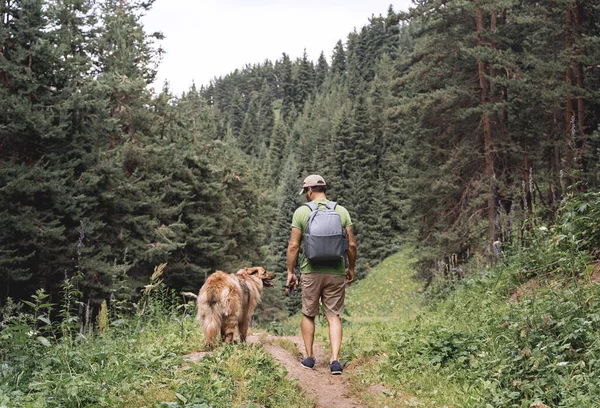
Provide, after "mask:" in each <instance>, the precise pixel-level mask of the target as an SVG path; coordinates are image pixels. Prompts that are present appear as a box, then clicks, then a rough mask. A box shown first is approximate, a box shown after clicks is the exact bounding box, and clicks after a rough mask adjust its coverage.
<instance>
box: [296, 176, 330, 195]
mask: <svg viewBox="0 0 600 408" xmlns="http://www.w3.org/2000/svg"><path fill="white" fill-rule="evenodd" d="M326 185H327V184H325V180H324V179H323V177H321V176H319V175H318V174H311V175H310V176H308V177H307V178H305V179H304V184H302V190H300V193H299V194H300V195H302V194H303V193H304V189H305V188H306V187H314V186H326Z"/></svg>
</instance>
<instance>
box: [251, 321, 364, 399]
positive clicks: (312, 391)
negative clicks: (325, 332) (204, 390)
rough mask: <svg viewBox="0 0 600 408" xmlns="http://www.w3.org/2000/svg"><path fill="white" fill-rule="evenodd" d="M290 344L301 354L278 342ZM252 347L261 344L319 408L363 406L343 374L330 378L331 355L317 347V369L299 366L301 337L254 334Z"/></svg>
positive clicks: (316, 345)
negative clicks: (294, 353)
mask: <svg viewBox="0 0 600 408" xmlns="http://www.w3.org/2000/svg"><path fill="white" fill-rule="evenodd" d="M280 340H284V341H289V342H291V343H293V344H295V345H296V348H297V349H298V351H299V353H298V354H297V355H293V354H292V353H291V352H290V351H288V350H286V349H284V348H283V347H281V346H279V345H278V344H277V342H278V341H280ZM248 342H249V343H262V344H263V346H264V347H265V350H267V351H268V352H269V353H271V355H272V356H273V358H275V359H276V360H277V361H279V362H280V363H281V364H282V365H283V366H284V367H285V368H286V370H287V371H288V377H289V378H293V379H296V380H298V381H299V383H300V386H301V387H302V389H304V391H305V392H306V394H307V395H308V396H309V397H311V398H312V399H314V401H315V402H316V407H318V408H329V407H336V408H355V407H356V408H358V407H364V405H363V404H362V403H361V402H360V401H359V400H358V399H357V398H355V397H353V396H352V393H351V391H350V386H349V384H348V382H347V381H346V379H345V377H344V374H342V375H331V372H330V371H329V355H328V353H326V352H325V350H324V349H323V348H322V347H321V346H320V345H319V344H317V343H315V346H314V353H315V358H316V360H317V362H316V364H315V368H314V369H313V370H309V369H307V368H304V367H302V365H301V364H300V357H299V355H300V354H301V353H302V352H303V351H304V342H303V341H302V338H301V337H299V336H271V335H266V334H261V333H255V334H252V335H250V336H248Z"/></svg>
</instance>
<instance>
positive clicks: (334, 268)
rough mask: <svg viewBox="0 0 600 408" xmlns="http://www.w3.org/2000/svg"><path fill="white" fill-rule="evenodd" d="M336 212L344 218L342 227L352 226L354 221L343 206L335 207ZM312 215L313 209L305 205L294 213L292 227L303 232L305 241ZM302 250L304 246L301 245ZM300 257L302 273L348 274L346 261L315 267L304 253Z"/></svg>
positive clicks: (324, 201) (320, 201)
mask: <svg viewBox="0 0 600 408" xmlns="http://www.w3.org/2000/svg"><path fill="white" fill-rule="evenodd" d="M314 203H317V204H318V203H324V204H327V203H329V200H315V201H314ZM335 211H336V212H337V213H338V214H339V215H340V217H341V218H342V227H344V228H346V227H349V226H350V225H352V220H351V219H350V214H349V213H348V210H346V209H345V208H344V207H342V206H341V205H339V204H338V205H337V206H336V207H335ZM310 213H311V209H310V208H309V207H308V206H306V205H303V206H301V207H299V208H298V209H296V211H295V212H294V217H293V218H292V227H294V228H298V229H300V230H301V231H302V238H303V240H304V231H305V230H306V223H307V222H308V216H309V215H310ZM300 246H301V247H302V248H303V246H302V245H300ZM298 256H299V257H300V272H302V273H335V274H341V275H345V274H346V265H345V264H344V260H343V259H340V261H339V262H338V263H337V265H313V264H311V263H310V262H309V261H308V259H307V258H306V257H305V256H304V253H303V251H301V253H300V254H299V255H298Z"/></svg>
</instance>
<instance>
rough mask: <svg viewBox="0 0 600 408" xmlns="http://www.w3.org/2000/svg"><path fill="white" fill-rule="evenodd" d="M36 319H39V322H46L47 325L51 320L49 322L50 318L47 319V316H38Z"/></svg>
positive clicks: (50, 323)
mask: <svg viewBox="0 0 600 408" xmlns="http://www.w3.org/2000/svg"><path fill="white" fill-rule="evenodd" d="M38 320H39V321H41V322H44V323H46V324H48V325H52V322H50V319H48V318H47V317H44V316H38Z"/></svg>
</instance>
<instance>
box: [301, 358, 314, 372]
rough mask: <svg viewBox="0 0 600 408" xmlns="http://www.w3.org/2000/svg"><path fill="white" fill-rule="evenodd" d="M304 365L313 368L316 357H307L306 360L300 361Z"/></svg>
mask: <svg viewBox="0 0 600 408" xmlns="http://www.w3.org/2000/svg"><path fill="white" fill-rule="evenodd" d="M300 364H302V367H304V368H309V369H313V368H314V366H315V358H314V357H306V358H305V359H304V360H302V361H301V362H300Z"/></svg>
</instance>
